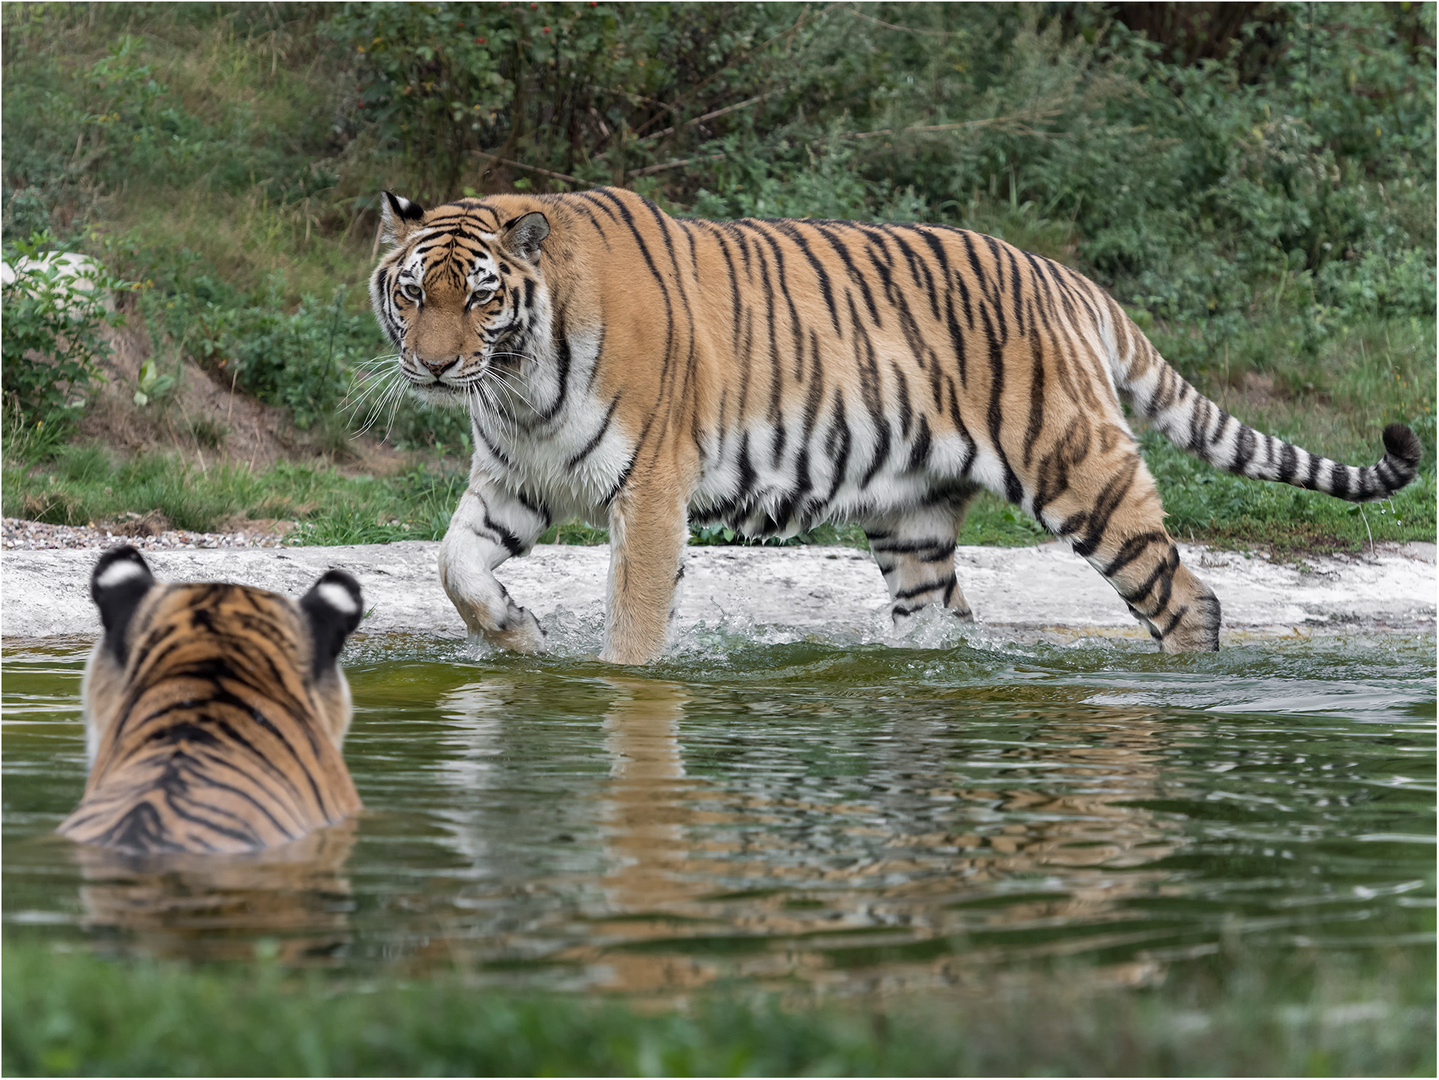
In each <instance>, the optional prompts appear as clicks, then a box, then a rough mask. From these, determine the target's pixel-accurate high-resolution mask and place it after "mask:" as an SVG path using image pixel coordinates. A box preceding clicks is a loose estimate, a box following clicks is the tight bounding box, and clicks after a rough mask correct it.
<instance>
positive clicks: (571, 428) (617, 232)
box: [370, 188, 1421, 663]
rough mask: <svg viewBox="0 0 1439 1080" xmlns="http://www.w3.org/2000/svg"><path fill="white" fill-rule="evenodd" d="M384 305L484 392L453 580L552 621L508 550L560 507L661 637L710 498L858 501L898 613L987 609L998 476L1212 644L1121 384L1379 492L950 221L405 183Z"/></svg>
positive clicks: (391, 330)
mask: <svg viewBox="0 0 1439 1080" xmlns="http://www.w3.org/2000/svg"><path fill="white" fill-rule="evenodd" d="M381 212H382V222H381V228H382V234H383V236H384V237H385V238H386V239H387V240H388V242H389V243H390V244H391V245H392V247H391V250H389V251H388V253H387V254H385V255H384V256H383V257H382V259H381V260H380V263H379V265H378V267H377V268H376V270H375V272H374V275H373V277H372V279H371V283H370V292H371V299H372V302H373V307H374V311H375V314H376V317H377V318H378V320H379V322H380V325H381V326H382V327H383V329H384V331H385V333H386V334H387V335H388V336H389V338H390V340H391V341H392V342H393V343H394V345H395V346H396V348H397V349H398V350H399V354H398V367H399V371H400V373H401V374H402V376H403V378H404V379H405V380H407V381H408V385H409V388H410V389H411V390H412V391H413V393H414V394H415V395H416V396H418V397H419V398H420V399H422V400H424V401H427V402H430V403H436V404H442V405H453V406H457V407H461V408H467V409H468V410H469V414H470V419H471V427H472V430H473V435H474V459H473V466H472V470H471V474H470V480H469V485H468V489H467V490H466V492H465V493H464V495H463V496H462V497H461V499H460V502H459V506H458V508H457V509H456V511H455V513H454V516H453V518H452V519H451V521H450V526H449V530H448V532H447V533H446V535H445V538H444V541H443V543H442V544H441V548H440V556H439V569H440V577H441V581H442V583H443V585H444V588H445V590H446V592H447V593H448V595H449V597H450V599H451V601H452V602H453V603H454V605H455V607H456V608H457V609H458V610H459V612H460V614H461V615H462V616H463V618H464V620H465V622H466V624H467V625H468V627H469V629H470V631H471V632H472V633H474V634H477V635H483V636H484V637H485V638H487V639H489V640H491V641H493V642H495V643H497V644H500V645H503V646H506V647H508V648H512V649H518V650H522V651H534V650H538V649H540V648H541V647H542V646H543V634H542V632H541V630H540V628H539V625H538V623H537V622H536V620H535V617H534V616H533V614H532V613H530V612H529V611H527V610H526V609H525V608H523V607H520V606H518V605H517V604H516V603H515V602H514V601H513V600H512V599H511V598H510V596H509V594H508V593H507V592H506V590H505V588H504V586H502V585H501V584H500V583H499V582H498V581H497V580H496V578H495V576H494V570H495V568H496V567H497V566H499V565H500V564H501V563H503V562H504V561H505V560H506V559H508V558H510V557H511V556H514V555H521V554H523V553H525V552H526V551H528V550H529V549H530V547H531V545H533V544H534V542H535V540H536V539H537V538H538V537H539V536H540V534H541V533H543V532H544V531H545V529H546V528H548V527H549V525H550V524H551V523H552V522H555V521H558V520H561V519H564V518H566V517H570V516H579V517H581V518H585V519H587V520H589V521H591V522H594V523H596V524H601V523H602V524H607V525H608V526H609V529H610V538H611V544H612V556H611V564H610V576H609V586H608V610H607V615H606V627H605V646H604V651H603V653H602V654H601V655H602V657H603V658H604V659H606V660H610V661H614V662H617V663H643V662H645V661H648V660H651V659H653V658H654V657H655V656H657V655H658V654H659V653H660V652H661V651H662V649H663V648H664V645H665V641H666V634H667V628H668V625H669V623H670V621H671V617H672V615H673V612H674V609H675V604H676V598H677V595H678V594H677V588H678V585H679V583H680V579H681V578H682V577H683V575H684V558H685V547H686V541H687V538H688V526H689V525H691V524H704V523H724V524H726V525H729V526H730V527H732V528H734V529H735V530H737V531H739V532H742V533H745V534H747V535H750V536H786V535H793V534H795V533H797V532H799V531H800V530H803V529H806V528H809V527H811V526H813V525H815V524H817V523H819V522H821V521H824V520H848V521H855V522H858V523H860V524H861V525H862V526H863V528H864V531H865V534H866V535H867V536H868V538H869V544H870V548H871V550H872V551H873V553H874V556H875V559H876V561H877V562H878V563H879V568H880V570H881V572H882V573H883V575H884V579H885V582H886V583H887V585H888V586H889V594H890V597H891V601H892V604H891V612H892V615H893V617H894V620H895V622H896V623H897V624H899V623H902V622H903V621H904V620H905V619H907V618H909V617H911V616H913V615H914V614H915V613H916V612H917V611H919V609H920V608H922V607H924V606H925V605H927V604H940V605H943V606H944V607H946V608H948V609H949V610H950V611H952V612H954V613H955V614H956V615H957V616H959V617H961V618H965V619H968V618H970V617H971V615H970V609H969V605H968V603H967V602H966V601H965V598H964V593H963V592H962V591H961V589H960V586H959V583H958V581H956V579H955V573H954V549H955V539H956V536H957V535H958V531H959V526H960V523H961V521H962V519H963V515H964V510H965V505H966V504H967V503H968V502H969V500H970V499H971V498H972V497H973V496H974V495H975V493H976V492H978V491H979V490H980V489H981V488H988V489H989V490H991V491H994V492H997V493H999V494H1000V495H1002V496H1003V497H1004V498H1006V499H1007V500H1009V502H1011V503H1013V504H1015V505H1017V506H1020V507H1022V508H1023V509H1024V510H1025V511H1026V512H1027V513H1029V514H1030V515H1031V516H1033V517H1034V518H1035V520H1037V521H1038V522H1039V523H1040V524H1041V525H1042V526H1043V527H1044V528H1045V529H1046V530H1048V531H1049V532H1050V533H1052V534H1053V535H1055V536H1057V537H1060V538H1061V539H1063V540H1066V541H1067V542H1069V543H1070V544H1071V545H1072V547H1073V549H1074V550H1075V551H1076V552H1077V553H1078V554H1079V555H1080V556H1082V557H1083V558H1084V559H1085V560H1087V561H1088V562H1089V563H1090V565H1092V566H1093V567H1094V568H1095V569H1096V570H1098V571H1099V572H1100V574H1102V575H1103V576H1104V577H1105V579H1106V580H1108V581H1109V583H1110V584H1111V585H1112V586H1113V587H1114V589H1115V591H1116V592H1118V593H1119V595H1120V597H1121V598H1122V599H1123V600H1124V602H1125V603H1126V604H1127V605H1128V606H1129V610H1130V611H1131V612H1132V613H1133V614H1134V616H1135V618H1137V619H1138V620H1139V621H1140V622H1141V623H1142V624H1143V625H1144V626H1145V627H1147V628H1148V630H1149V632H1150V634H1151V635H1153V637H1154V638H1155V639H1157V640H1158V642H1159V643H1160V646H1161V647H1162V648H1163V650H1164V651H1166V652H1182V651H1186V650H1198V649H1217V648H1218V647H1219V625H1220V615H1219V602H1218V600H1217V599H1216V598H1215V596H1214V594H1213V592H1211V591H1210V590H1209V588H1207V587H1206V586H1205V585H1204V584H1203V583H1202V582H1201V581H1200V580H1199V579H1198V578H1196V577H1195V576H1194V575H1193V574H1192V573H1191V572H1190V570H1189V569H1188V568H1187V567H1186V566H1184V565H1182V564H1181V563H1180V561H1179V552H1178V549H1177V548H1176V547H1175V544H1174V541H1173V539H1172V538H1171V537H1170V535H1169V533H1168V532H1166V531H1165V528H1164V511H1163V509H1162V508H1161V506H1160V502H1159V496H1158V494H1157V492H1156V490H1155V485H1154V481H1153V479H1152V478H1151V477H1150V474H1149V472H1148V470H1147V469H1146V468H1145V465H1144V462H1143V461H1142V460H1141V458H1140V455H1139V449H1138V445H1137V443H1136V440H1135V437H1134V435H1133V433H1132V432H1131V431H1130V428H1129V425H1128V424H1127V423H1126V422H1125V417H1124V413H1123V411H1122V409H1121V402H1124V403H1127V404H1128V405H1129V406H1130V407H1131V408H1132V409H1133V410H1134V411H1135V412H1136V413H1138V414H1139V415H1141V416H1143V417H1144V418H1145V419H1146V420H1148V421H1149V422H1150V423H1151V424H1153V425H1154V426H1155V427H1157V428H1158V429H1159V430H1160V431H1161V432H1163V433H1164V434H1165V435H1166V436H1167V437H1168V438H1169V439H1170V440H1172V441H1173V442H1174V443H1175V444H1176V445H1178V446H1180V447H1182V448H1184V449H1185V450H1188V451H1189V452H1191V453H1193V454H1195V455H1196V456H1198V457H1199V458H1200V459H1201V460H1203V461H1205V462H1207V463H1209V464H1210V465H1213V466H1215V467H1217V468H1220V469H1225V470H1228V471H1229V472H1233V473H1237V474H1239V475H1242V476H1249V477H1254V478H1256V479H1263V480H1278V481H1281V482H1283V483H1288V484H1292V485H1294V486H1296V487H1301V488H1309V489H1312V490H1316V491H1323V492H1327V493H1328V494H1331V495H1335V496H1338V497H1339V498H1343V499H1349V500H1351V501H1356V502H1360V501H1365V500H1370V499H1380V498H1384V497H1386V496H1388V495H1390V494H1392V493H1393V492H1395V491H1397V490H1399V489H1400V488H1401V487H1403V486H1404V485H1405V484H1407V483H1408V482H1409V481H1410V480H1411V479H1413V477H1414V475H1415V472H1416V467H1417V465H1418V462H1419V458H1420V452H1421V451H1420V445H1419V442H1418V440H1417V439H1416V438H1415V436H1414V434H1413V433H1412V432H1411V431H1410V430H1409V429H1408V428H1407V427H1405V426H1404V425H1402V424H1391V425H1390V426H1389V427H1387V428H1386V429H1385V431H1384V448H1385V451H1386V452H1385V456H1384V458H1383V459H1382V460H1381V461H1380V462H1379V463H1378V464H1377V465H1374V466H1372V467H1367V468H1355V467H1351V466H1348V465H1342V464H1339V463H1338V462H1334V461H1330V460H1328V459H1326V458H1322V457H1318V456H1316V455H1314V454H1311V453H1309V452H1308V451H1306V450H1302V449H1300V448H1299V447H1296V446H1293V445H1290V444H1289V443H1286V442H1284V441H1282V440H1280V439H1277V438H1273V437H1271V436H1268V435H1264V434H1262V433H1260V432H1258V431H1256V430H1255V429H1253V428H1251V427H1247V426H1246V425H1244V424H1243V423H1241V422H1240V421H1238V420H1236V419H1235V418H1234V417H1233V416H1231V415H1229V413H1227V412H1225V411H1224V410H1223V409H1221V408H1219V406H1217V405H1215V404H1214V402H1212V401H1209V400H1208V399H1207V398H1205V397H1203V396H1202V395H1201V394H1199V393H1198V392H1197V391H1196V390H1195V389H1194V387H1192V386H1191V385H1190V384H1189V383H1187V382H1186V381H1185V380H1184V379H1183V378H1181V377H1180V376H1179V375H1178V374H1177V373H1176V372H1175V370H1174V369H1173V368H1172V367H1170V366H1169V365H1168V364H1167V363H1165V362H1164V360H1163V359H1162V358H1161V357H1160V356H1159V354H1158V352H1156V351H1155V349H1154V347H1153V346H1152V345H1151V344H1150V343H1149V342H1148V341H1147V340H1146V339H1145V338H1144V335H1143V334H1142V333H1141V332H1140V330H1139V328H1138V327H1136V326H1135V324H1134V323H1133V322H1132V321H1130V319H1129V318H1128V316H1127V315H1125V313H1124V311H1123V310H1122V309H1121V308H1120V306H1119V305H1118V304H1117V303H1116V302H1115V301H1114V300H1113V299H1112V298H1111V297H1110V296H1109V295H1108V294H1107V293H1106V292H1105V291H1104V290H1103V289H1101V288H1099V287H1098V286H1097V285H1095V284H1094V283H1093V282H1091V281H1089V280H1088V279H1086V278H1084V277H1082V276H1081V275H1079V274H1077V273H1076V272H1074V271H1073V270H1070V269H1068V268H1066V267H1064V266H1060V265H1058V264H1056V263H1054V262H1051V261H1050V260H1048V259H1044V258H1041V257H1039V256H1037V255H1031V254H1029V253H1027V252H1024V251H1021V250H1019V249H1018V248H1015V247H1013V246H1011V245H1009V244H1007V243H1005V242H1003V241H1001V240H997V239H995V238H993V237H989V236H984V235H981V234H979V233H974V232H968V231H965V230H963V229H957V228H951V227H947V226H940V225H871V224H863V223H859V222H849V221H818V220H808V219H806V220H780V221H771V220H753V219H746V220H742V221H726V222H717V221H704V220H698V219H693V218H676V217H671V216H670V215H668V214H666V213H664V212H663V211H662V210H660V209H659V207H657V206H655V205H654V204H653V203H651V202H649V201H647V200H645V199H643V198H641V197H639V196H638V195H635V194H634V193H632V192H629V191H625V190H620V189H609V188H600V189H596V190H592V191H585V192H576V193H570V194H562V195H537V196H529V195H496V196H491V197H489V198H485V199H463V200H460V201H458V202H454V203H447V204H445V205H443V206H439V207H436V208H435V209H433V210H428V211H427V210H425V209H423V208H422V207H420V206H418V205H417V204H415V203H413V202H411V201H409V200H407V199H404V198H400V197H398V196H396V195H393V194H390V193H389V192H386V193H385V196H384V199H383V204H382V211H381Z"/></svg>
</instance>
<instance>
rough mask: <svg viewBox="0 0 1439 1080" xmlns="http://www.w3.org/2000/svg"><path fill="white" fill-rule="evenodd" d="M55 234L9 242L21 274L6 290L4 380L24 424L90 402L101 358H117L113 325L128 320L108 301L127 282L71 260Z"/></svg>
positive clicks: (10, 258) (59, 416) (11, 260)
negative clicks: (109, 336)
mask: <svg viewBox="0 0 1439 1080" xmlns="http://www.w3.org/2000/svg"><path fill="white" fill-rule="evenodd" d="M53 246H54V239H53V237H50V236H47V235H45V234H38V233H37V234H34V235H32V236H31V237H30V239H29V240H22V241H17V242H16V243H15V244H13V245H6V247H5V261H6V262H7V263H8V264H9V266H10V267H11V269H12V270H13V271H14V273H15V280H14V282H13V283H11V284H10V285H8V286H6V287H5V293H4V318H3V320H0V340H3V372H4V376H3V385H4V394H5V403H6V406H7V407H8V408H9V409H11V410H13V414H14V415H15V417H16V418H17V419H18V420H19V421H20V422H21V423H22V424H33V423H37V422H41V421H46V420H50V421H51V422H52V423H54V422H57V421H63V420H64V419H65V418H66V417H69V416H72V415H73V414H74V412H75V410H76V409H77V408H78V407H79V406H80V405H81V404H83V401H84V395H85V394H86V392H87V391H88V390H89V389H90V386H91V383H92V382H93V381H94V380H95V379H96V378H98V377H100V370H99V365H100V362H101V361H102V360H103V359H104V358H106V357H107V356H109V353H110V346H109V343H108V341H107V340H106V338H105V336H104V330H105V328H107V327H111V326H115V325H117V324H118V323H119V322H120V321H121V320H122V317H121V316H119V315H117V314H116V313H115V312H114V310H113V309H112V308H110V307H108V306H107V304H106V294H107V292H108V291H110V290H114V289H121V288H128V287H129V286H128V285H127V283H125V282H122V281H120V280H118V279H117V278H114V277H112V276H111V275H109V274H107V273H106V272H104V271H103V270H100V269H99V268H98V267H93V268H92V267H91V266H90V265H86V264H75V263H71V262H68V261H66V260H65V259H64V258H63V257H62V255H61V253H60V252H56V251H53V250H51V249H52V248H53Z"/></svg>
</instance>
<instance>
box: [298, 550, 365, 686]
mask: <svg viewBox="0 0 1439 1080" xmlns="http://www.w3.org/2000/svg"><path fill="white" fill-rule="evenodd" d="M300 610H301V611H303V612H304V613H305V618H306V619H307V620H308V621H309V624H310V634H311V636H312V637H313V638H314V641H315V669H314V673H315V677H316V678H319V677H320V676H321V675H322V674H324V672H325V671H326V669H328V668H329V667H330V666H331V665H332V664H334V662H335V657H337V656H339V655H340V649H341V648H342V647H343V646H344V644H345V639H346V638H347V637H349V636H350V635H351V634H352V633H354V631H355V627H357V626H359V625H360V616H361V615H363V614H364V613H365V600H364V597H363V596H361V595H360V583H359V582H358V581H356V580H355V579H354V578H352V577H351V576H350V575H349V574H347V573H345V572H344V571H343V570H330V571H327V572H326V573H325V575H324V576H323V577H322V578H320V580H319V581H317V582H315V584H314V586H313V587H312V588H311V589H310V591H309V592H307V593H306V594H305V595H304V596H302V597H301V598H300Z"/></svg>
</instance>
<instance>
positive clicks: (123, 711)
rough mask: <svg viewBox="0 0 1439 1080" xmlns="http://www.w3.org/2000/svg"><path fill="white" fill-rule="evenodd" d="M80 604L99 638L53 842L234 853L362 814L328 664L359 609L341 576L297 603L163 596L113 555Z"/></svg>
mask: <svg viewBox="0 0 1439 1080" xmlns="http://www.w3.org/2000/svg"><path fill="white" fill-rule="evenodd" d="M90 594H91V597H92V599H93V600H94V602H95V606H96V607H97V608H98V609H99V612H100V621H101V623H102V625H103V627H104V635H103V637H102V638H101V640H100V641H99V642H97V643H96V645H95V648H94V650H93V651H92V652H91V654H90V658H89V660H88V662H87V663H86V666H85V673H84V677H83V680H82V683H81V690H80V696H81V700H82V704H83V708H84V715H85V754H86V759H87V762H88V765H89V775H88V778H87V780H86V784H85V792H84V795H83V797H82V798H81V801H80V805H79V806H78V807H77V808H76V809H75V811H74V812H73V813H72V814H70V816H69V817H67V818H66V819H65V820H64V821H63V822H62V823H61V824H60V826H59V832H60V833H61V834H62V835H64V836H67V837H69V838H70V839H72V840H75V841H79V842H81V843H86V844H98V845H102V846H104V847H107V848H111V849H116V850H119V851H123V852H127V853H131V854H137V855H149V854H159V853H169V852H185V853H193V854H235V853H241V852H254V851H260V850H263V849H267V848H271V847H276V846H278V845H281V844H285V843H288V842H289V841H292V840H296V839H298V838H299V837H302V836H304V835H305V834H307V833H309V832H310V831H311V830H314V829H318V828H320V827H321V826H324V825H329V824H332V823H334V822H337V821H340V820H341V819H343V818H345V817H347V816H349V815H351V814H354V813H356V812H357V811H358V810H359V809H360V797H359V794H358V793H357V792H356V791H355V785H354V783H353V781H352V780H351V779H350V773H349V771H348V770H347V769H346V767H345V762H344V759H343V757H342V756H341V754H340V748H341V745H342V743H343V741H344V738H345V733H346V731H347V730H348V728H349V726H350V712H351V705H350V688H349V684H348V683H347V682H346V680H345V675H344V672H342V671H341V670H340V668H339V666H338V664H337V663H336V658H337V657H338V656H339V653H340V649H341V647H342V646H343V645H344V643H345V639H346V638H347V637H348V636H349V635H350V634H351V633H352V632H353V631H354V629H355V627H356V626H358V625H359V622H360V617H361V614H362V612H363V610H364V607H363V598H362V595H361V593H360V586H359V584H358V583H357V582H356V581H355V579H354V578H353V577H351V576H350V575H349V574H347V573H345V572H344V571H342V570H330V571H329V572H327V573H326V574H324V575H323V576H322V577H320V579H319V580H318V581H316V582H315V584H314V586H313V587H312V588H311V589H310V591H309V592H307V593H306V594H305V595H304V596H303V597H301V599H300V600H299V601H298V602H296V601H293V600H290V599H289V598H288V597H284V596H281V595H279V594H278V593H273V592H269V591H267V590H264V589H256V588H251V587H249V586H245V585H229V584H219V583H213V584H187V585H162V584H157V583H156V581H155V578H154V575H153V574H151V572H150V567H149V565H148V564H147V563H146V562H145V560H144V558H143V557H142V556H141V555H140V553H139V552H138V551H136V550H135V549H134V548H133V547H128V546H126V547H119V548H114V549H112V550H110V551H107V552H105V554H103V555H102V556H101V557H100V559H99V561H98V562H97V563H96V564H95V570H94V573H93V574H92V576H91V580H90Z"/></svg>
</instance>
